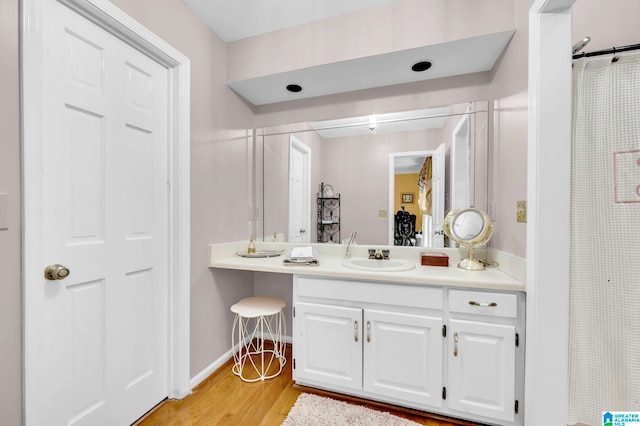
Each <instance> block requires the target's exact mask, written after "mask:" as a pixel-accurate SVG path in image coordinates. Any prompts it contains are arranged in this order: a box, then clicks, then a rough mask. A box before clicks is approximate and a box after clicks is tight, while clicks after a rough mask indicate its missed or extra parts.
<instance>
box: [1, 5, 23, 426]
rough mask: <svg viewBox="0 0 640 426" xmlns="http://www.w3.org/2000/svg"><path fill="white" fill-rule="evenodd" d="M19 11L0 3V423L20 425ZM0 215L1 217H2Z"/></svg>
mask: <svg viewBox="0 0 640 426" xmlns="http://www.w3.org/2000/svg"><path fill="white" fill-rule="evenodd" d="M18 7H19V5H18V2H17V1H15V0H0V55H2V61H0V93H1V94H2V96H0V130H1V131H2V135H1V136H0V137H1V138H2V139H0V193H5V194H9V210H8V212H7V213H8V225H9V226H8V229H6V230H5V229H0V271H2V278H1V279H0V284H1V285H2V296H0V377H1V378H2V389H1V390H0V419H1V420H0V423H2V424H4V425H9V426H10V425H19V424H22V329H21V323H22V309H21V307H22V281H21V280H22V275H21V274H22V272H21V270H22V265H21V262H22V257H21V255H20V253H21V251H22V246H21V234H22V231H21V210H20V204H21V198H20V86H19V81H20V80H19V77H20V70H19V62H18V58H19V44H18V40H19V27H18V20H19V9H18ZM2 214H3V212H0V216H2Z"/></svg>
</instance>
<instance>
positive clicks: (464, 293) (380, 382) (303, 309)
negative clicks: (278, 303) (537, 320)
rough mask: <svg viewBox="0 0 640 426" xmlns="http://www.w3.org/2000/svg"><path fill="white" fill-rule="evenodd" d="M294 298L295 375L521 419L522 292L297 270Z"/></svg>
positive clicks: (460, 413)
mask: <svg viewBox="0 0 640 426" xmlns="http://www.w3.org/2000/svg"><path fill="white" fill-rule="evenodd" d="M293 304H294V318H293V358H294V360H293V362H294V369H293V379H294V380H295V381H296V382H297V383H298V384H300V385H304V386H311V387H317V388H320V389H326V390H328V391H332V392H339V393H345V394H349V395H353V396H357V397H362V398H366V399H371V400H375V401H380V402H384V403H389V404H394V405H398V406H403V407H408V408H413V409H418V410H422V411H427V412H432V413H437V414H441V415H445V416H450V417H457V418H462V419H467V420H471V421H476V422H480V423H482V424H493V425H500V426H507V425H513V426H519V425H522V424H523V419H524V415H523V412H522V411H523V410H522V409H523V407H522V404H521V403H517V402H516V400H518V399H519V401H523V400H524V397H523V396H524V395H523V393H524V294H521V293H509V292H483V291H477V290H476V291H471V290H460V289H456V290H453V289H448V288H441V287H435V286H426V285H425V286H417V285H407V284H394V283H380V282H362V281H350V280H344V279H329V278H320V277H309V276H298V275H295V276H294V291H293ZM517 406H519V408H518V410H519V412H518V413H516V411H515V410H516V407H517Z"/></svg>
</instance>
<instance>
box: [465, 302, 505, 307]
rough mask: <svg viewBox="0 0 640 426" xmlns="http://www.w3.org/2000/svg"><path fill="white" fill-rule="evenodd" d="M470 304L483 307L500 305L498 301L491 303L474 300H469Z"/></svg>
mask: <svg viewBox="0 0 640 426" xmlns="http://www.w3.org/2000/svg"><path fill="white" fill-rule="evenodd" d="M469 304H470V305H471V306H480V307H483V308H493V307H496V306H498V304H497V303H496V302H491V303H487V302H474V301H473V300H470V301H469Z"/></svg>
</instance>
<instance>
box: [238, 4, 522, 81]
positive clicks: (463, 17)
mask: <svg viewBox="0 0 640 426" xmlns="http://www.w3.org/2000/svg"><path fill="white" fill-rule="evenodd" d="M513 3H514V2H513V1H512V0H456V1H449V0H403V1H402V2H392V3H389V4H386V5H382V6H379V7H375V8H371V9H367V10H363V11H360V12H355V13H351V14H348V15H344V16H338V17H335V18H330V19H326V20H323V21H319V22H314V23H311V24H307V25H302V26H298V27H294V28H289V29H285V30H281V31H275V32H273V33H269V34H265V35H261V36H257V37H251V38H248V39H244V40H239V41H236V42H233V43H230V44H229V68H228V72H229V81H231V82H233V81H238V80H243V79H247V78H252V77H258V76H263V75H268V74H273V73H278V72H285V71H289V70H294V69H299V68H305V67H311V66H315V65H320V64H327V63H331V62H338V61H344V60H348V59H353V58H359V57H363V56H370V55H378V54H381V53H387V52H393V51H399V50H404V49H411V48H415V47H421V46H427V45H430V44H437V43H443V42H447V41H452V40H458V39H462V38H466V37H473V36H478V35H484V34H489V33H492V32H499V31H506V30H510V29H512V28H513V27H512V23H513Z"/></svg>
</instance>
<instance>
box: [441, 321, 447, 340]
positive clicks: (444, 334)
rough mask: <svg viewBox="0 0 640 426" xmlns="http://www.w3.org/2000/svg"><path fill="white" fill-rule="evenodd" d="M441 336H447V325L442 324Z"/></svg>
mask: <svg viewBox="0 0 640 426" xmlns="http://www.w3.org/2000/svg"><path fill="white" fill-rule="evenodd" d="M442 337H447V325H446V324H443V325H442Z"/></svg>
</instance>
